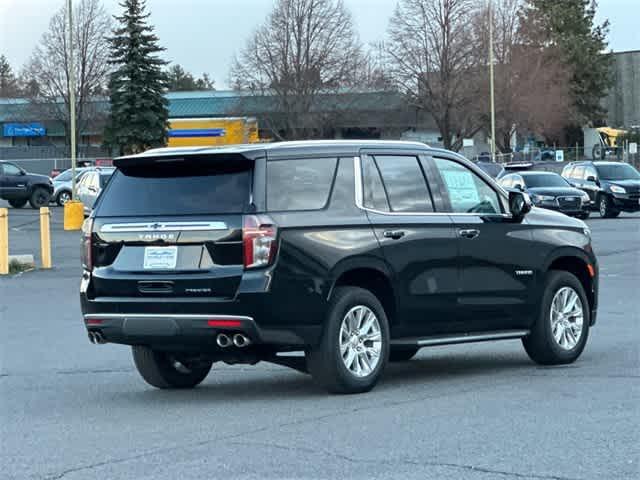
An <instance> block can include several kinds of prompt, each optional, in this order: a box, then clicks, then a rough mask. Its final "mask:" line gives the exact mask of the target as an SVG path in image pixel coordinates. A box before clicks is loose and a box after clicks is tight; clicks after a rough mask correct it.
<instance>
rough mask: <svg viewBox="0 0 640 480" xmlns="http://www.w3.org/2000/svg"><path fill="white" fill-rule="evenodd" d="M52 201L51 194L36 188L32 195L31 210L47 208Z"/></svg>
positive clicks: (43, 189)
mask: <svg viewBox="0 0 640 480" xmlns="http://www.w3.org/2000/svg"><path fill="white" fill-rule="evenodd" d="M49 200H51V194H50V193H49V192H48V191H47V189H45V188H41V187H36V188H35V189H34V190H33V192H32V193H31V197H30V198H29V204H30V205H31V208H40V207H46V206H47V205H49Z"/></svg>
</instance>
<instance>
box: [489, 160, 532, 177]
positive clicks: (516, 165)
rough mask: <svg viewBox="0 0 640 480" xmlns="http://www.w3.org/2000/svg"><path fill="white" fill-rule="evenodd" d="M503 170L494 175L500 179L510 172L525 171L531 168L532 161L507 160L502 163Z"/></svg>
mask: <svg viewBox="0 0 640 480" xmlns="http://www.w3.org/2000/svg"><path fill="white" fill-rule="evenodd" d="M502 166H503V170H502V171H500V173H498V175H497V176H496V178H497V179H500V178H502V177H504V176H505V175H507V174H508V173H511V172H525V171H527V170H531V169H532V168H533V163H531V162H509V163H504V164H503V165H502Z"/></svg>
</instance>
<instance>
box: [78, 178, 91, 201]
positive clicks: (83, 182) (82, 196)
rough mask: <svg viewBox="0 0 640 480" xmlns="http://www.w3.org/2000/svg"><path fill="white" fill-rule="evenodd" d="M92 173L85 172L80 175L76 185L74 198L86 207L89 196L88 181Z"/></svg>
mask: <svg viewBox="0 0 640 480" xmlns="http://www.w3.org/2000/svg"><path fill="white" fill-rule="evenodd" d="M92 173H93V172H85V173H84V174H82V176H81V177H80V179H79V180H78V184H77V185H76V196H77V197H78V200H79V201H81V202H82V204H83V205H84V206H85V207H86V206H87V201H88V194H89V189H88V187H89V180H90V178H91V174H92Z"/></svg>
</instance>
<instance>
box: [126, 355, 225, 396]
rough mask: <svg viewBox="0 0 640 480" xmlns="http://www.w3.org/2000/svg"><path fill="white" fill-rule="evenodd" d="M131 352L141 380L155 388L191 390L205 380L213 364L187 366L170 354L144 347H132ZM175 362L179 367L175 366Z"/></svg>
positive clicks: (197, 362) (191, 364) (192, 363)
mask: <svg viewBox="0 0 640 480" xmlns="http://www.w3.org/2000/svg"><path fill="white" fill-rule="evenodd" d="M131 351H132V353H133V361H134V363H135V365H136V368H137V369H138V372H139V373H140V375H141V376H142V378H143V379H144V380H145V381H146V382H147V383H148V384H149V385H151V386H153V387H156V388H163V389H164V388H193V387H195V386H196V385H198V384H199V383H200V382H202V381H203V380H204V379H205V378H206V376H207V375H208V374H209V371H210V370H211V365H212V364H213V362H211V361H193V362H189V364H187V362H186V361H182V362H180V361H179V360H178V359H177V358H176V357H174V356H173V355H172V354H171V353H167V352H158V351H154V350H152V349H151V348H149V347H145V346H133V347H131ZM176 362H178V363H179V366H176V365H175V363H176ZM182 369H184V370H182Z"/></svg>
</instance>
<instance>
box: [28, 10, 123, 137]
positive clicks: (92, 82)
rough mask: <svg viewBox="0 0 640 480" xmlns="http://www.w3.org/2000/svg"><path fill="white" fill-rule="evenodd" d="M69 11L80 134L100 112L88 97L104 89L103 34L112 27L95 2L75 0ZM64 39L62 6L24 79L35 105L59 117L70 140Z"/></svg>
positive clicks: (65, 28)
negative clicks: (29, 86) (29, 87)
mask: <svg viewBox="0 0 640 480" xmlns="http://www.w3.org/2000/svg"><path fill="white" fill-rule="evenodd" d="M73 15H74V18H73V21H74V25H73V55H74V69H75V79H76V92H75V96H76V117H77V118H76V125H77V127H76V128H77V130H78V133H79V132H82V131H83V130H86V128H87V127H88V126H89V125H90V124H91V123H92V122H94V121H95V120H96V117H97V116H98V115H99V113H100V112H98V111H97V110H96V108H95V106H94V104H93V103H92V102H91V97H92V96H94V95H99V94H104V93H105V92H106V85H107V82H108V75H109V71H110V66H109V62H108V59H109V46H108V43H107V41H106V39H105V35H108V34H109V32H110V31H111V29H112V20H111V17H110V16H109V15H108V14H107V12H106V11H105V9H104V7H103V6H102V4H101V3H100V1H99V0H81V1H80V2H76V6H75V8H74V12H73ZM68 39H69V35H68V18H67V14H66V9H65V8H64V7H61V8H60V9H59V10H58V11H57V12H56V13H55V14H54V15H53V17H52V18H51V21H50V22H49V29H48V30H47V31H46V32H45V33H44V34H43V35H42V38H41V40H40V43H39V44H38V45H37V46H36V48H35V50H34V51H33V54H32V55H31V58H30V60H29V61H28V63H27V65H26V67H25V71H24V76H23V77H24V79H25V81H26V82H28V83H31V84H32V85H34V86H37V88H33V89H32V91H31V100H32V103H33V105H34V107H35V108H37V109H39V110H40V112H43V113H45V114H48V115H49V116H50V117H51V118H53V119H55V120H58V121H60V122H61V123H62V124H63V125H64V129H65V133H66V134H67V135H66V137H67V138H70V135H69V133H70V132H69V130H70V121H69V51H70V48H69V41H68Z"/></svg>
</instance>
